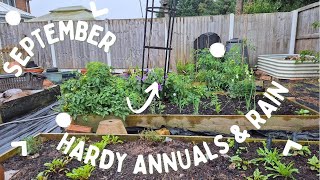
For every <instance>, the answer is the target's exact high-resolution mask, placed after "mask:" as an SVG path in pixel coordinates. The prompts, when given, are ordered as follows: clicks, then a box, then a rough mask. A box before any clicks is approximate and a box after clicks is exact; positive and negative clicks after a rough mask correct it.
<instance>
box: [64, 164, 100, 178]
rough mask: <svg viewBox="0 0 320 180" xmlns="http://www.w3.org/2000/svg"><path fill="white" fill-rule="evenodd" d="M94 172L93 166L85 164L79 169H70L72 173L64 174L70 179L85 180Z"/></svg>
mask: <svg viewBox="0 0 320 180" xmlns="http://www.w3.org/2000/svg"><path fill="white" fill-rule="evenodd" d="M94 170H95V167H94V166H91V165H89V164H86V165H84V166H81V167H79V168H75V169H72V172H69V173H67V174H66V176H67V177H68V178H70V179H76V180H87V179H89V178H90V176H91V173H92V172H93V171H94Z"/></svg>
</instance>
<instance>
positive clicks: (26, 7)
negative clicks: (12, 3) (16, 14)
mask: <svg viewBox="0 0 320 180" xmlns="http://www.w3.org/2000/svg"><path fill="white" fill-rule="evenodd" d="M16 7H17V8H18V9H21V10H23V11H25V12H29V13H30V4H29V0H16Z"/></svg>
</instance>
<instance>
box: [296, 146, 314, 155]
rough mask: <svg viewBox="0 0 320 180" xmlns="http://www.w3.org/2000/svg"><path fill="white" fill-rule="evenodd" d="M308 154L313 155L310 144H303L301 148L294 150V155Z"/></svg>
mask: <svg viewBox="0 0 320 180" xmlns="http://www.w3.org/2000/svg"><path fill="white" fill-rule="evenodd" d="M298 155H300V156H308V155H311V151H310V149H309V147H308V146H302V149H300V150H294V151H293V154H292V156H298Z"/></svg>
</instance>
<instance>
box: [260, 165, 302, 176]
mask: <svg viewBox="0 0 320 180" xmlns="http://www.w3.org/2000/svg"><path fill="white" fill-rule="evenodd" d="M293 165H294V164H293V162H290V163H289V164H288V165H286V164H283V163H281V162H280V161H277V162H275V165H274V166H273V167H272V168H271V167H266V169H267V170H270V171H274V172H275V173H273V174H270V175H271V176H272V177H273V178H276V177H279V176H280V177H284V178H285V179H295V178H294V177H293V173H299V170H298V169H296V168H293Z"/></svg>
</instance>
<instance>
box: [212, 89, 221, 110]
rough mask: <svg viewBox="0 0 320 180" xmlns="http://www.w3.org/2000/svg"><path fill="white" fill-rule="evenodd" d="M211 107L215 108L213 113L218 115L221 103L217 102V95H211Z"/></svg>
mask: <svg viewBox="0 0 320 180" xmlns="http://www.w3.org/2000/svg"><path fill="white" fill-rule="evenodd" d="M210 104H211V106H214V107H215V111H216V112H217V113H218V114H220V112H221V103H220V101H219V98H218V95H217V94H212V95H211V102H210Z"/></svg>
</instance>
